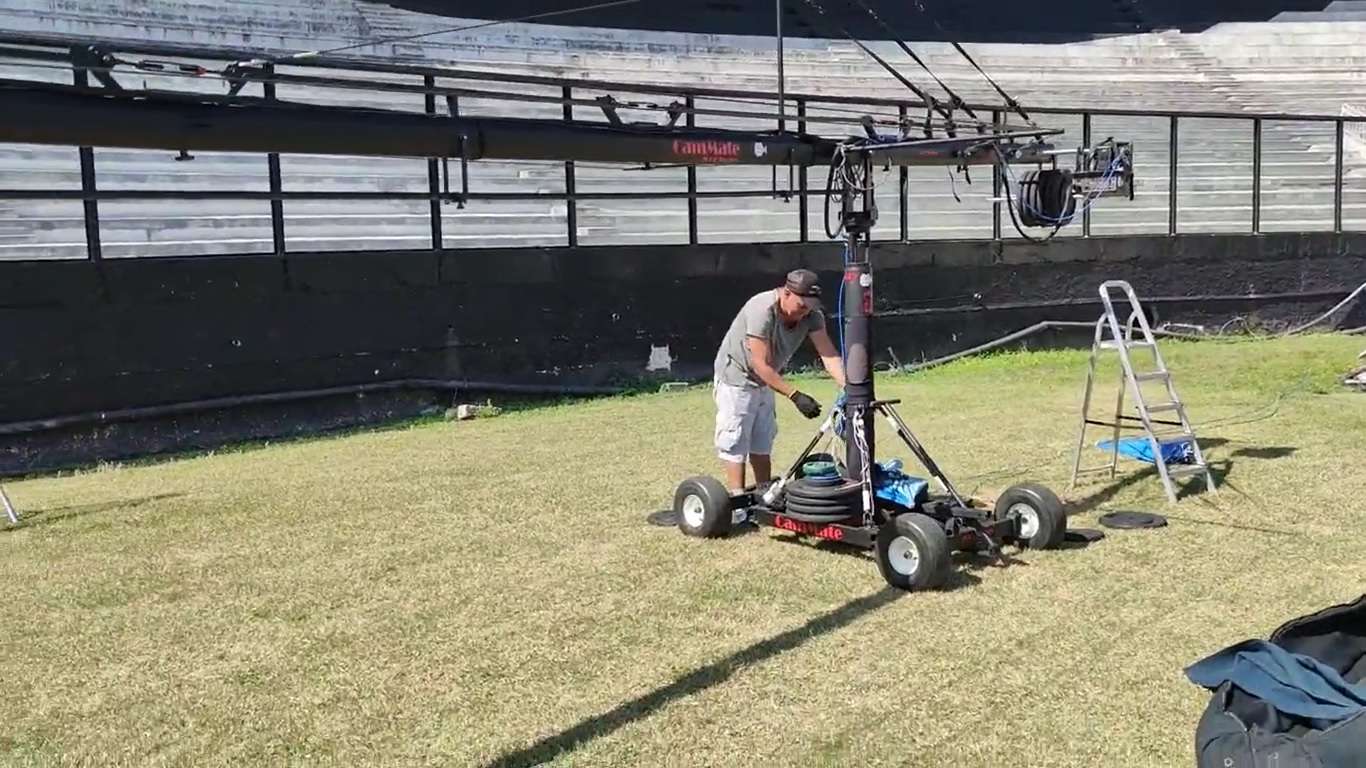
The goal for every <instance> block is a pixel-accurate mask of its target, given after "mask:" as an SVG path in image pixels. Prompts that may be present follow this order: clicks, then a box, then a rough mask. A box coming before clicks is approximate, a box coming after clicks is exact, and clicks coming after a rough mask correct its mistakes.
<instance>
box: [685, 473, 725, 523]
mask: <svg viewBox="0 0 1366 768" xmlns="http://www.w3.org/2000/svg"><path fill="white" fill-rule="evenodd" d="M674 514H676V515H677V516H678V529H679V530H680V531H682V532H683V533H685V534H687V535H689V536H697V537H699V538H717V537H720V536H725V535H726V534H728V533H730V523H731V516H730V494H729V493H727V492H726V487H725V486H724V485H722V484H721V481H720V480H717V479H716V478H714V477H708V476H706V475H700V476H698V477H690V478H688V479H687V480H684V481H683V482H682V483H680V484H679V486H678V490H677V491H675V492H674Z"/></svg>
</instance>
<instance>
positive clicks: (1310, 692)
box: [1187, 595, 1366, 768]
mask: <svg viewBox="0 0 1366 768" xmlns="http://www.w3.org/2000/svg"><path fill="white" fill-rule="evenodd" d="M1235 650H1237V651H1239V652H1240V653H1243V654H1246V655H1244V656H1242V657H1241V658H1240V660H1239V662H1238V666H1237V667H1236V669H1237V670H1239V671H1238V672H1234V671H1233V670H1234V669H1235V667H1234V666H1233V665H1232V662H1231V660H1232V659H1233V658H1234V656H1235V654H1234V653H1233V651H1235ZM1286 654H1295V655H1294V656H1290V655H1286ZM1215 657H1219V658H1218V659H1216V658H1215ZM1306 657H1307V658H1306ZM1212 660H1213V661H1214V662H1215V664H1214V665H1213V666H1211V665H1208V664H1206V662H1210V661H1212ZM1316 662H1317V664H1316ZM1319 664H1321V665H1323V666H1322V667H1320V666H1317V665H1319ZM1197 667H1200V668H1201V669H1200V671H1199V673H1198V674H1199V675H1203V680H1197V679H1196V677H1195V676H1192V677H1191V679H1192V681H1194V682H1197V684H1201V685H1205V686H1206V687H1207V688H1211V689H1212V691H1213V692H1212V694H1211V698H1210V702H1209V704H1208V705H1207V706H1206V707H1205V712H1204V714H1203V715H1202V716H1201V718H1200V722H1199V724H1198V725H1197V726H1196V730H1195V757H1196V765H1197V766H1199V768H1311V767H1312V768H1348V766H1351V767H1352V768H1366V708H1361V709H1357V707H1359V705H1360V702H1362V701H1363V694H1366V595H1363V596H1362V597H1361V598H1359V599H1358V600H1357V601H1356V602H1353V603H1350V604H1346V605H1336V606H1333V607H1331V608H1325V609H1324V610H1321V611H1318V612H1317V613H1312V614H1309V615H1307V616H1301V617H1299V618H1297V619H1292V620H1291V621H1288V622H1286V623H1285V624H1283V625H1282V626H1281V627H1280V628H1279V629H1277V630H1276V631H1275V632H1273V633H1272V634H1271V637H1270V638H1269V639H1268V642H1266V643H1261V642H1260V641H1247V642H1245V643H1239V644H1238V645H1235V646H1230V647H1229V648H1226V649H1224V651H1221V652H1220V653H1218V654H1214V655H1212V656H1210V657H1207V658H1206V659H1202V660H1201V661H1200V662H1197V663H1196V664H1193V665H1191V667H1190V668H1188V669H1187V675H1188V676H1190V675H1192V671H1193V670H1196V668H1197ZM1212 670H1217V674H1216V675H1215V676H1214V677H1215V679H1218V678H1219V677H1222V676H1223V674H1224V673H1228V676H1229V678H1230V679H1225V680H1224V681H1223V682H1222V683H1219V684H1218V686H1217V687H1213V684H1212V683H1211V682H1210V679H1211V674H1210V673H1211V671H1212ZM1333 671H1335V672H1336V676H1335V675H1333V674H1332V672H1333ZM1239 682H1241V683H1243V685H1240V684H1239ZM1244 686H1246V687H1244ZM1249 689H1251V690H1249ZM1296 712H1300V713H1301V714H1296Z"/></svg>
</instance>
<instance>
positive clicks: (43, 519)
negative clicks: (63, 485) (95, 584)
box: [0, 493, 188, 533]
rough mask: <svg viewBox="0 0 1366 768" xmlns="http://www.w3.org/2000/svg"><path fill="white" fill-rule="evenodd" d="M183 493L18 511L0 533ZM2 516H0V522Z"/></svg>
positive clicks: (137, 504)
mask: <svg viewBox="0 0 1366 768" xmlns="http://www.w3.org/2000/svg"><path fill="white" fill-rule="evenodd" d="M186 495H188V494H185V493H158V494H153V495H151V496H141V497H139V498H136V499H117V500H114V501H101V502H98V503H95V504H69V505H66V506H61V507H47V508H44V509H28V510H26V509H22V508H20V509H18V510H17V511H18V513H19V522H18V523H16V524H14V525H5V526H0V533H3V532H5V531H18V530H21V529H23V528H36V527H38V526H42V525H51V524H53V523H57V522H60V521H62V520H69V519H71V518H73V517H83V516H85V515H93V514H97V513H99V512H108V511H110V510H115V509H132V508H134V507H140V506H142V505H143V504H148V503H150V502H153V501H161V500H162V499H174V498H179V497H181V496H186ZM2 519H3V516H0V520H2Z"/></svg>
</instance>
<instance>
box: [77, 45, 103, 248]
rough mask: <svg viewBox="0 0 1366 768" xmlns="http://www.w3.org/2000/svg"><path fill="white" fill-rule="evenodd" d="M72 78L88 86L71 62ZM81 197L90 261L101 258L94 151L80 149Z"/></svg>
mask: <svg viewBox="0 0 1366 768" xmlns="http://www.w3.org/2000/svg"><path fill="white" fill-rule="evenodd" d="M71 64H72V67H73V69H72V77H73V78H74V82H75V83H76V85H78V86H80V87H82V88H85V87H87V86H89V85H90V73H89V70H87V69H85V68H84V67H79V66H77V65H76V62H75V61H74V60H73V61H72V62H71ZM78 152H79V154H80V158H81V196H82V198H83V199H84V203H85V253H86V257H87V258H89V259H90V260H91V261H99V260H100V259H101V258H103V253H102V252H101V250H100V204H99V202H98V201H97V200H95V150H94V149H92V148H91V147H81V148H80V149H79V150H78Z"/></svg>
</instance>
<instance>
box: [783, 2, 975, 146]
mask: <svg viewBox="0 0 1366 768" xmlns="http://www.w3.org/2000/svg"><path fill="white" fill-rule="evenodd" d="M801 2H803V3H805V4H807V5H809V6H810V7H811V9H812V10H814V11H815V12H816V13H818V14H820V17H821V19H823V20H825V21H827V22H828V23H829V24H830V25H831V26H833V27H834V28H835V29H837V30H839V31H840V32H841V33H842V34H843V35H844V36H845V37H846V38H848V39H849V41H850V42H852V43H853V44H854V45H857V46H858V47H859V48H860V49H862V51H863V52H864V53H866V54H868V56H869V57H871V58H872V59H873V61H875V62H877V63H878V65H879V66H881V67H882V68H883V69H884V70H886V71H887V72H888V73H889V74H891V76H892V77H894V78H896V80H897V82H899V83H901V84H902V85H903V86H905V87H906V88H907V89H908V90H909V91H910V92H911V93H914V94H915V95H916V97H917V98H919V99H920V100H921V101H923V102H924V103H925V105H926V106H927V107H928V108H929V109H930V110H932V111H934V112H938V113H939V114H940V115H941V116H942V117H943V118H944V119H945V120H948V121H950V122H952V121H953V112H952V111H950V110H948V109H946V108H944V107H943V106H941V105H940V104H939V100H938V99H936V98H934V96H932V95H930V94H929V93H927V92H926V91H924V90H923V89H921V88H920V87H919V86H917V85H916V84H915V83H913V82H911V81H910V80H908V79H907V78H906V77H905V76H904V75H902V74H901V72H899V71H898V70H897V69H896V67H893V66H892V65H891V64H889V63H887V61H886V60H885V59H883V58H882V57H881V56H879V55H878V54H877V53H876V52H875V51H873V49H871V48H869V47H868V46H866V45H864V44H863V41H861V40H859V39H858V38H856V37H854V34H853V33H852V32H850V31H849V29H848V28H847V27H845V26H844V25H842V24H840V23H838V22H835V21H832V20H829V19H827V17H826V12H825V8H823V7H822V6H821V4H820V3H818V2H816V0H801ZM798 13H801V10H800V6H798ZM802 16H803V17H804V18H805V16H806V15H805V14H802ZM807 21H808V23H809V22H810V19H809V18H807ZM812 26H813V27H814V26H820V25H812Z"/></svg>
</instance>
